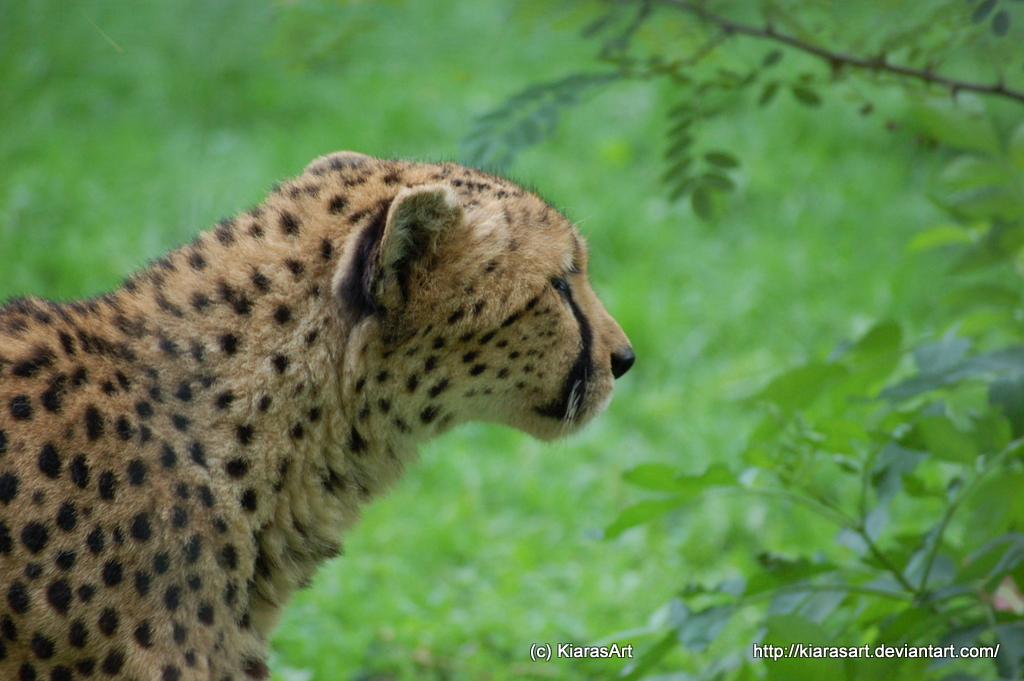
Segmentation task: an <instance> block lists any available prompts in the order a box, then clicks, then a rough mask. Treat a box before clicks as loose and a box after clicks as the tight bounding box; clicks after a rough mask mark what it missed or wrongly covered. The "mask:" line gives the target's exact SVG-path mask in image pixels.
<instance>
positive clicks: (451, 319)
mask: <svg viewBox="0 0 1024 681" xmlns="http://www.w3.org/2000/svg"><path fill="white" fill-rule="evenodd" d="M465 314H466V313H465V311H464V310H463V309H462V308H459V309H458V310H456V311H455V312H452V313H451V314H450V315H448V323H449V324H454V323H455V322H457V321H459V320H460V319H462V318H463V317H464V316H465Z"/></svg>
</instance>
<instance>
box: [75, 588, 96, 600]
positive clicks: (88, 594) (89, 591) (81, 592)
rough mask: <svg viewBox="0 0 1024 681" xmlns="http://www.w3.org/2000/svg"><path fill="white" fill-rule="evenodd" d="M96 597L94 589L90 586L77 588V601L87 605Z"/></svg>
mask: <svg viewBox="0 0 1024 681" xmlns="http://www.w3.org/2000/svg"><path fill="white" fill-rule="evenodd" d="M95 595H96V587H95V586H93V585H92V584H83V585H82V586H80V587H78V600H80V601H82V602H83V603H88V602H89V601H91V600H92V597H93V596H95Z"/></svg>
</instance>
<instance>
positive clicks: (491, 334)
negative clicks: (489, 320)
mask: <svg viewBox="0 0 1024 681" xmlns="http://www.w3.org/2000/svg"><path fill="white" fill-rule="evenodd" d="M495 334H497V331H488V332H487V333H485V334H484V335H482V336H480V340H479V341H478V342H479V343H480V345H487V343H489V342H490V341H491V339H492V338H494V336H495Z"/></svg>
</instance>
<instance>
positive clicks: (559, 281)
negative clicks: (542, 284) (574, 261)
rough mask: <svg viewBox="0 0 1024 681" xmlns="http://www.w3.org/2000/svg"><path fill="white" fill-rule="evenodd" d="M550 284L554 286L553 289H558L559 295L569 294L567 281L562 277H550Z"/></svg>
mask: <svg viewBox="0 0 1024 681" xmlns="http://www.w3.org/2000/svg"><path fill="white" fill-rule="evenodd" d="M551 285H552V286H554V287H555V290H556V291H558V292H559V293H560V294H561V295H563V296H568V295H569V282H567V281H566V280H565V279H564V278H563V277H552V278H551Z"/></svg>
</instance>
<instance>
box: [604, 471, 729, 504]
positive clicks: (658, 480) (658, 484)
mask: <svg viewBox="0 0 1024 681" xmlns="http://www.w3.org/2000/svg"><path fill="white" fill-rule="evenodd" d="M622 479H623V480H625V481H626V482H628V483H630V484H632V485H636V486H637V487H640V488H643V489H649V490H654V491H658V492H675V493H676V496H675V498H676V499H684V500H685V499H689V498H692V497H694V496H696V495H697V494H699V493H701V492H702V491H704V489H705V488H707V487H712V486H720V485H734V484H736V476H735V475H733V474H732V471H730V470H729V469H728V468H727V467H726V466H725V464H721V463H714V464H711V465H710V466H708V468H707V470H706V471H704V472H703V473H701V474H699V475H684V474H683V473H681V472H680V471H679V469H677V468H675V467H673V466H669V465H668V464H662V463H645V464H640V465H639V466H637V467H636V468H633V469H632V470H629V471H627V472H625V473H623V475H622Z"/></svg>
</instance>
